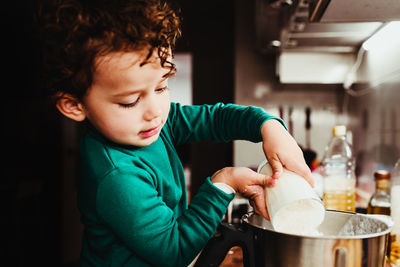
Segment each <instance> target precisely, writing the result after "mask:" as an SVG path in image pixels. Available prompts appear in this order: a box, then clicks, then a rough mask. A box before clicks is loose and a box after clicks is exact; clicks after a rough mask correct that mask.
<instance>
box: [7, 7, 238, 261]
mask: <svg viewBox="0 0 400 267" xmlns="http://www.w3.org/2000/svg"><path fill="white" fill-rule="evenodd" d="M175 3H178V4H179V5H180V6H181V8H182V15H183V25H182V27H183V38H182V39H181V40H179V41H178V44H177V49H176V51H177V52H190V53H192V55H193V103H194V104H213V103H216V102H233V99H234V95H233V94H234V46H233V43H234V42H233V40H234V1H216V0H203V1H184V0H175ZM34 9H35V1H33V0H30V1H29V0H24V1H13V2H11V1H8V2H7V3H6V4H3V5H2V23H1V24H2V25H1V26H2V27H1V29H2V32H1V35H2V45H3V46H2V47H3V49H2V57H1V58H2V65H3V71H5V72H3V75H2V76H3V83H2V86H1V88H2V91H1V96H2V101H1V107H2V112H1V116H2V120H1V121H2V124H3V125H2V131H1V132H2V138H1V140H2V146H1V148H2V152H3V155H4V157H3V158H5V159H6V160H5V163H4V170H3V175H2V176H1V177H2V178H1V180H0V181H1V182H0V190H1V194H0V196H1V204H2V206H1V214H2V218H1V229H2V231H4V233H3V234H2V237H3V238H2V240H3V244H4V249H1V250H0V251H1V253H2V254H1V255H0V257H1V258H0V260H1V261H0V265H2V266H31V265H35V264H37V265H38V266H75V265H76V264H77V262H76V261H75V262H70V263H69V262H65V259H62V255H63V253H62V251H63V250H65V249H68V247H66V246H65V245H63V241H64V240H62V234H61V225H62V224H67V225H68V220H76V218H64V219H62V218H63V217H62V216H61V214H62V212H63V210H62V207H63V205H62V203H63V201H64V202H65V201H66V199H63V197H62V194H61V192H62V189H63V188H62V186H63V182H62V177H63V170H64V171H65V168H66V166H63V164H64V163H63V162H64V161H63V157H65V153H67V154H68V156H69V157H71V158H73V159H77V152H76V150H70V151H69V150H67V151H65V150H63V142H64V141H63V140H64V138H63V136H64V135H65V134H68V132H69V131H68V129H66V128H65V124H63V119H62V117H61V115H60V114H59V113H58V112H57V111H56V110H55V107H54V106H52V105H51V104H50V103H49V101H48V99H47V98H46V95H45V92H44V91H43V90H42V89H41V87H40V84H39V78H38V77H39V74H40V53H39V49H38V43H37V41H36V39H35V36H34V34H33V31H32V14H33V11H34ZM179 152H180V153H181V157H182V160H183V161H184V162H185V163H187V164H189V165H190V167H191V170H192V188H191V191H192V192H193V193H195V192H196V191H197V189H198V187H199V185H200V184H201V183H202V182H203V181H204V179H205V178H206V177H207V176H210V175H212V174H213V173H214V172H215V171H217V170H218V169H221V168H222V167H225V166H229V165H232V144H231V143H227V144H215V143H209V142H206V143H201V144H200V143H199V144H193V145H190V146H186V147H181V148H180V149H179ZM62 220H66V221H62ZM76 234H79V233H76ZM4 237H5V238H4Z"/></svg>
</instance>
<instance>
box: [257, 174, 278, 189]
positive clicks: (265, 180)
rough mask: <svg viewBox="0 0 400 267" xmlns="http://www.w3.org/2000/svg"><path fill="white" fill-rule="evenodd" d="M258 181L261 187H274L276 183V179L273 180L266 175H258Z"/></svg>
mask: <svg viewBox="0 0 400 267" xmlns="http://www.w3.org/2000/svg"><path fill="white" fill-rule="evenodd" d="M257 181H258V184H259V185H261V186H263V187H264V186H268V187H270V186H274V185H275V183H276V179H275V178H273V177H272V176H268V175H265V174H261V173H257Z"/></svg>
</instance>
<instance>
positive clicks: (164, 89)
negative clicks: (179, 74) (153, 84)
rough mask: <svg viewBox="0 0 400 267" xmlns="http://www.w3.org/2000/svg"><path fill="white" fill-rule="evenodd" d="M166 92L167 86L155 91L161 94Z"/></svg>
mask: <svg viewBox="0 0 400 267" xmlns="http://www.w3.org/2000/svg"><path fill="white" fill-rule="evenodd" d="M166 90H168V86H164V87H161V88H158V89H156V92H157V93H162V92H164V91H166Z"/></svg>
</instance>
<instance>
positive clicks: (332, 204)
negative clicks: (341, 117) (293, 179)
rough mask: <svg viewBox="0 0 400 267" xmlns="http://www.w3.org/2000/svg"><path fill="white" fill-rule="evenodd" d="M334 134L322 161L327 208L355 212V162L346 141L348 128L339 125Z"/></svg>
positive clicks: (324, 198) (324, 195)
mask: <svg viewBox="0 0 400 267" xmlns="http://www.w3.org/2000/svg"><path fill="white" fill-rule="evenodd" d="M332 132H333V137H332V139H331V140H330V142H329V143H328V145H327V146H326V147H325V153H324V156H323V158H322V161H321V165H322V176H323V180H324V182H323V201H324V204H325V208H326V209H330V210H342V211H350V212H355V211H356V178H355V172H354V167H355V160H354V157H353V151H352V147H351V145H350V144H349V143H348V142H347V141H346V126H344V125H337V126H335V127H333V130H332Z"/></svg>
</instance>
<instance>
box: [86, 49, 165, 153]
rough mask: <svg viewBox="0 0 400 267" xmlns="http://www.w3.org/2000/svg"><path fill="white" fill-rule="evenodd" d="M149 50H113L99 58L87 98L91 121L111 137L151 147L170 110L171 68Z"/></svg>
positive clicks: (87, 111) (126, 142) (120, 141)
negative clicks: (169, 85) (146, 60)
mask: <svg viewBox="0 0 400 267" xmlns="http://www.w3.org/2000/svg"><path fill="white" fill-rule="evenodd" d="M146 53H147V51H138V52H128V53H127V52H124V53H122V52H119V53H111V54H108V55H106V56H103V57H100V58H97V60H96V62H95V63H96V64H95V66H96V69H95V72H94V75H93V83H92V86H91V87H90V88H89V90H88V92H87V95H86V96H85V97H84V100H83V106H84V110H85V115H86V117H87V118H88V120H89V121H90V122H91V123H92V124H93V125H94V126H95V127H96V129H97V130H99V131H100V132H101V133H102V134H103V135H105V136H106V137H107V138H109V139H110V140H112V141H114V142H116V143H120V144H126V145H135V146H148V145H150V144H151V143H153V142H154V141H156V140H157V138H158V136H159V135H160V131H161V128H162V127H163V126H164V124H165V122H166V120H167V117H168V113H169V109H170V99H169V92H168V87H167V86H168V78H163V76H164V75H165V74H166V73H168V71H169V69H168V68H162V67H161V64H160V60H159V58H158V57H157V56H156V53H154V55H153V57H152V58H151V59H150V62H148V63H147V64H145V65H143V66H140V63H141V62H142V61H143V57H144V56H145V55H146Z"/></svg>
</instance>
